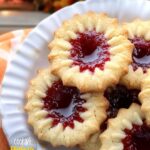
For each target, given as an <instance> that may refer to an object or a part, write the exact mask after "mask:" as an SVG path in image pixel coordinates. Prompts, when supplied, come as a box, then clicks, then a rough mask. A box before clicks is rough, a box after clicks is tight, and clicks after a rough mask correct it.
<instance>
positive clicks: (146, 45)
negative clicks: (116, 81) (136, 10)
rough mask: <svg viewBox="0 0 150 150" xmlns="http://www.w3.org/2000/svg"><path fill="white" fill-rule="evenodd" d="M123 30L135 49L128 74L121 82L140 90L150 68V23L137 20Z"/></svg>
mask: <svg viewBox="0 0 150 150" xmlns="http://www.w3.org/2000/svg"><path fill="white" fill-rule="evenodd" d="M123 28H125V29H126V30H127V31H128V39H129V40H130V41H131V42H132V43H133V44H134V48H133V52H132V63H131V64H130V65H129V68H128V74H126V75H125V76H123V77H122V78H121V82H122V84H125V85H126V86H128V87H129V88H138V89H140V88H141V81H142V80H143V79H144V78H145V77H146V75H147V70H148V69H149V68H150V21H142V20H135V21H133V22H131V23H126V24H124V26H123Z"/></svg>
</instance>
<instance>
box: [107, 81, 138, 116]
mask: <svg viewBox="0 0 150 150" xmlns="http://www.w3.org/2000/svg"><path fill="white" fill-rule="evenodd" d="M139 92H140V90H137V89H130V90H129V89H127V88H126V87H125V86H123V85H120V84H118V85H116V86H115V87H111V88H108V89H106V91H105V93H104V96H105V97H106V98H107V100H108V101H109V109H108V111H107V113H108V117H109V118H113V117H116V115H117V113H118V110H119V109H120V108H129V106H130V105H131V104H132V103H133V102H134V103H138V104H139V100H138V94H139Z"/></svg>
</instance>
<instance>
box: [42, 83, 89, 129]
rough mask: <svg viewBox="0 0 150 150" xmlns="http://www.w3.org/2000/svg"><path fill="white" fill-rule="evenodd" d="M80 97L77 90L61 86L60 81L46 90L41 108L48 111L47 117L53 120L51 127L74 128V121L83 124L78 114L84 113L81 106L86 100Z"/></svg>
mask: <svg viewBox="0 0 150 150" xmlns="http://www.w3.org/2000/svg"><path fill="white" fill-rule="evenodd" d="M80 96H81V93H80V92H79V90H78V89H77V88H75V87H67V86H63V84H62V81H57V82H54V83H53V84H52V86H51V87H50V88H48V90H47V92H46V97H44V98H43V103H44V106H43V108H44V109H46V110H47V111H48V115H47V117H48V118H49V117H50V118H52V119H53V122H52V126H53V127H54V126H56V125H57V124H59V123H61V124H63V127H64V128H66V127H67V126H69V127H71V128H74V121H78V122H84V120H83V119H82V118H81V116H80V113H81V112H85V111H86V109H85V108H84V107H83V106H82V105H83V104H84V103H85V102H86V100H84V99H82V98H81V97H80Z"/></svg>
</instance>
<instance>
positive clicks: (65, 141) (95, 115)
mask: <svg viewBox="0 0 150 150" xmlns="http://www.w3.org/2000/svg"><path fill="white" fill-rule="evenodd" d="M107 105H108V104H107V102H106V101H105V100H104V99H102V98H101V95H100V94H99V93H81V92H80V91H79V90H78V89H77V88H76V87H71V86H64V85H63V83H62V81H61V80H60V79H59V78H58V77H56V76H54V75H52V74H51V72H50V69H49V68H47V69H43V70H41V71H39V73H38V75H37V77H35V78H34V79H33V80H31V84H30V87H29V90H28V91H27V104H26V106H25V109H26V111H27V113H28V122H29V124H31V126H32V127H33V129H34V133H35V134H36V135H37V136H38V138H39V139H41V140H43V141H47V142H50V143H51V144H52V145H53V146H60V145H63V146H66V147H72V146H75V145H77V144H80V143H82V142H85V141H86V140H87V139H88V138H89V136H90V135H91V134H93V133H95V132H97V131H98V130H99V126H100V124H101V123H102V122H103V121H104V120H105V119H106V109H107Z"/></svg>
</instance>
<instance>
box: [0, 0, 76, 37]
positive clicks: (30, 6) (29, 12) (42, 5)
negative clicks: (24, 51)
mask: <svg viewBox="0 0 150 150" xmlns="http://www.w3.org/2000/svg"><path fill="white" fill-rule="evenodd" d="M77 1H79V0H0V34H2V33H5V32H8V31H12V30H17V29H21V28H32V27H34V26H35V25H36V24H37V23H38V22H40V21H41V20H42V19H44V18H45V17H47V16H48V15H49V14H50V13H53V12H54V11H56V10H59V9H60V8H62V7H65V6H67V5H70V4H73V3H75V2H77Z"/></svg>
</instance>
